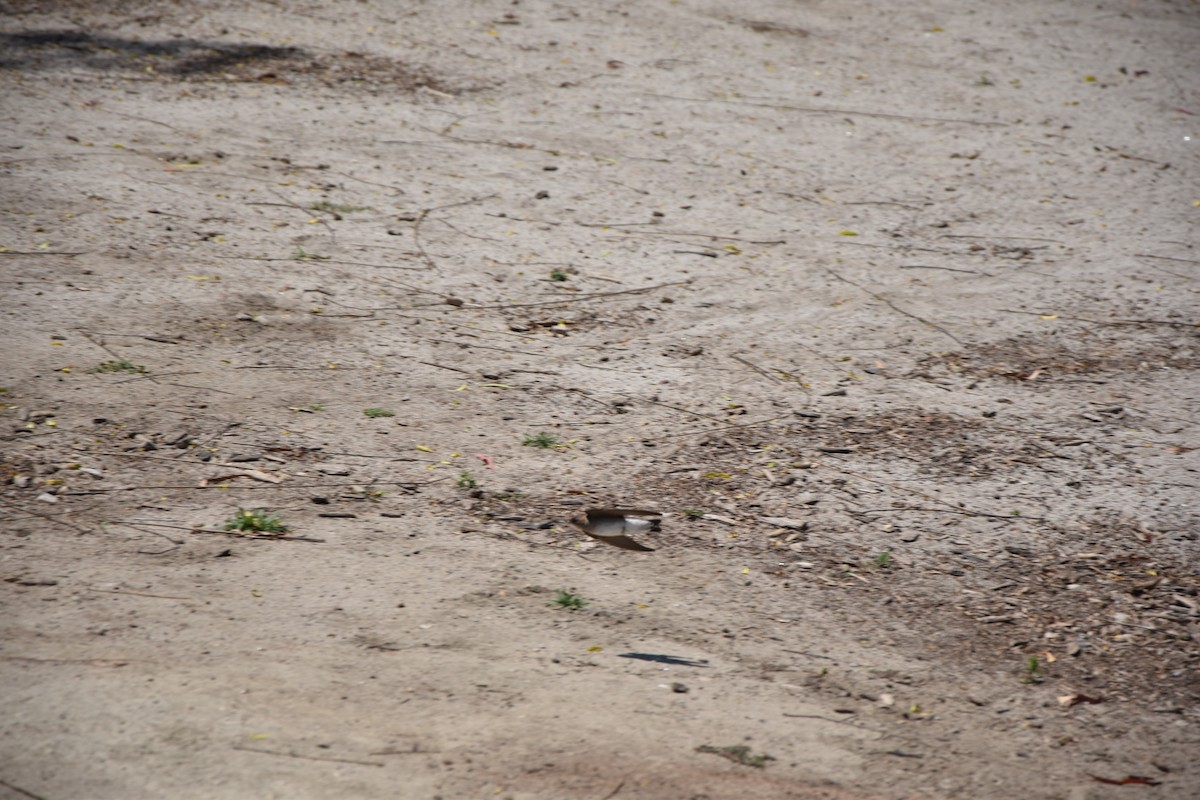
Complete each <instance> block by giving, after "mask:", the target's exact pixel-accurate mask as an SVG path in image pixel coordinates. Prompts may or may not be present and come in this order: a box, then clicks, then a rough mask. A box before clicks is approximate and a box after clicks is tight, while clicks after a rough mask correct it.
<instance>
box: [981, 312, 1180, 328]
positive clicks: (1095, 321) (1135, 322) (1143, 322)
mask: <svg viewBox="0 0 1200 800" xmlns="http://www.w3.org/2000/svg"><path fill="white" fill-rule="evenodd" d="M1000 310H1001V311H1003V312H1005V313H1006V314H1025V315H1027V316H1031V317H1045V316H1054V317H1057V318H1058V319H1069V320H1071V321H1072V322H1090V323H1091V324H1093V325H1170V326H1173V327H1176V328H1195V327H1197V326H1200V322H1172V321H1170V320H1165V319H1092V318H1091V317H1072V316H1068V315H1066V314H1054V315H1047V314H1046V313H1045V312H1043V311H1021V310H1020V309H1016V308H1002V309H1000Z"/></svg>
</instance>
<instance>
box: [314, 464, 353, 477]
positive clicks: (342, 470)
mask: <svg viewBox="0 0 1200 800" xmlns="http://www.w3.org/2000/svg"><path fill="white" fill-rule="evenodd" d="M317 472H320V473H321V474H322V475H349V474H350V467H348V466H346V465H345V464H318V465H317Z"/></svg>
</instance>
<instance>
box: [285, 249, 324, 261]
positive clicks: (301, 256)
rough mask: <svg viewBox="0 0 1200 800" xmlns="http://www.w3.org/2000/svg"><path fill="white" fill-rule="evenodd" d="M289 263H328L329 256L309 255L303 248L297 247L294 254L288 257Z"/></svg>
mask: <svg viewBox="0 0 1200 800" xmlns="http://www.w3.org/2000/svg"><path fill="white" fill-rule="evenodd" d="M288 259H289V260H290V261H328V260H329V256H321V255H317V254H316V253H310V252H308V251H307V250H305V249H304V248H303V247H297V248H296V252H294V253H292V254H291V255H290V256H288Z"/></svg>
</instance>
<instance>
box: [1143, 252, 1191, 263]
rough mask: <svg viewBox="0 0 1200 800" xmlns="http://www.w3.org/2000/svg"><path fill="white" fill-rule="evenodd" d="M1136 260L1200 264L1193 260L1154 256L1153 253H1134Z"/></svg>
mask: <svg viewBox="0 0 1200 800" xmlns="http://www.w3.org/2000/svg"><path fill="white" fill-rule="evenodd" d="M1134 256H1136V257H1137V258H1161V259H1162V260H1163V261H1178V262H1180V263H1181V264H1200V261H1197V260H1196V259H1194V258H1172V257H1171V256H1156V255H1154V254H1153V253H1134Z"/></svg>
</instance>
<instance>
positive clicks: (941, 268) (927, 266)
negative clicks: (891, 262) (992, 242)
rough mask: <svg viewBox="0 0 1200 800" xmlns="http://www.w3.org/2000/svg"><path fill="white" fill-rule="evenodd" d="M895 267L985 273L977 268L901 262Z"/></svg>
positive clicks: (973, 273) (971, 273)
mask: <svg viewBox="0 0 1200 800" xmlns="http://www.w3.org/2000/svg"><path fill="white" fill-rule="evenodd" d="M896 269H940V270H945V271H946V272H966V273H968V274H970V275H986V274H987V273H986V272H980V271H979V270H977V269H959V268H958V267H935V266H932V265H930V264H901V265H900V266H898V267H896Z"/></svg>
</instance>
